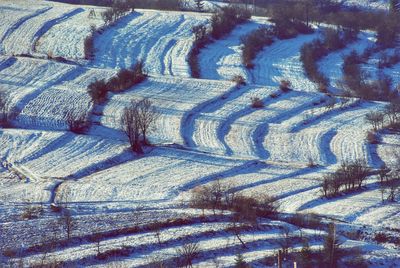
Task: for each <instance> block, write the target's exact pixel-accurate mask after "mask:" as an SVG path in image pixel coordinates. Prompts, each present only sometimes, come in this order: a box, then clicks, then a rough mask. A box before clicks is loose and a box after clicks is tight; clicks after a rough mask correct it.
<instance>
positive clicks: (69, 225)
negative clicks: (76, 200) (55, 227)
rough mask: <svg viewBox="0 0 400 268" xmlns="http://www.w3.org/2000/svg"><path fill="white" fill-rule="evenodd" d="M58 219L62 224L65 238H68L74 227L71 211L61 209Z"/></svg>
mask: <svg viewBox="0 0 400 268" xmlns="http://www.w3.org/2000/svg"><path fill="white" fill-rule="evenodd" d="M60 221H61V223H62V224H63V229H64V230H65V233H66V235H67V239H68V240H70V239H71V236H72V232H73V230H74V228H75V220H74V219H73V217H72V214H71V211H70V210H69V209H65V208H64V209H63V212H62V215H61V218H60Z"/></svg>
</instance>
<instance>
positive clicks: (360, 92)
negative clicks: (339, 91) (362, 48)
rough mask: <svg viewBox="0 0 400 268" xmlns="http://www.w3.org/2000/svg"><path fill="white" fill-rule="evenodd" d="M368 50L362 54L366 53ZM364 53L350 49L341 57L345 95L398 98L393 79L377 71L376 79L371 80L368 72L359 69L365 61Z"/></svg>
mask: <svg viewBox="0 0 400 268" xmlns="http://www.w3.org/2000/svg"><path fill="white" fill-rule="evenodd" d="M368 53H369V52H368V50H367V51H366V52H365V53H364V54H368ZM365 57H366V56H364V55H359V54H357V52H356V51H352V52H351V53H350V54H349V55H347V56H345V57H344V59H343V62H344V63H343V67H342V70H343V79H342V80H343V81H342V83H343V85H342V86H343V90H344V91H345V92H346V94H347V95H350V96H355V97H359V98H362V99H366V100H379V101H391V100H396V99H398V98H399V95H398V92H397V91H396V90H395V89H394V88H393V80H392V79H391V78H390V77H389V76H387V75H385V74H383V73H378V75H377V76H378V78H377V80H371V79H368V78H369V74H368V73H366V72H365V71H363V70H361V64H362V63H364V62H365Z"/></svg>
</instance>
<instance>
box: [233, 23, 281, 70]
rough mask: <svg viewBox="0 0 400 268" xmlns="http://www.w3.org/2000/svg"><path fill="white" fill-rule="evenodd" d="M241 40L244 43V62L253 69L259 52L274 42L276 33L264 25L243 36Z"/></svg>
mask: <svg viewBox="0 0 400 268" xmlns="http://www.w3.org/2000/svg"><path fill="white" fill-rule="evenodd" d="M241 41H242V44H243V46H242V62H243V64H244V66H245V67H246V68H248V69H252V68H253V67H254V64H253V60H254V59H255V58H256V55H257V53H258V52H260V51H261V50H262V49H263V48H264V47H266V46H269V45H271V44H272V43H273V42H274V34H273V32H272V30H271V29H269V28H268V27H266V26H262V27H260V28H259V29H257V30H254V31H252V32H250V33H249V34H247V35H245V36H243V37H242V38H241Z"/></svg>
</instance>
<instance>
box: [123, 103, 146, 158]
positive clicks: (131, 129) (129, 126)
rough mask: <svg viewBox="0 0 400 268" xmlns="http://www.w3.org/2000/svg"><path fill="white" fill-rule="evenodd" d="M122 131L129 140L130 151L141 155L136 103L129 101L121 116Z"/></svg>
mask: <svg viewBox="0 0 400 268" xmlns="http://www.w3.org/2000/svg"><path fill="white" fill-rule="evenodd" d="M121 128H122V131H123V132H124V133H125V135H126V136H127V137H128V139H129V143H130V145H131V149H132V151H134V152H136V153H139V154H142V153H143V149H142V146H141V145H140V130H141V128H140V120H139V112H138V103H137V102H136V101H134V100H132V101H131V103H130V105H129V106H128V107H125V109H124V111H123V113H122V116H121Z"/></svg>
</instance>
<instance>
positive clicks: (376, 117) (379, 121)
mask: <svg viewBox="0 0 400 268" xmlns="http://www.w3.org/2000/svg"><path fill="white" fill-rule="evenodd" d="M384 117H385V116H384V114H383V113H381V112H370V113H368V114H366V116H365V120H366V121H367V122H368V123H370V124H371V125H372V128H373V129H374V130H375V131H376V130H378V129H379V127H380V126H382V125H383V121H384Z"/></svg>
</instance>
